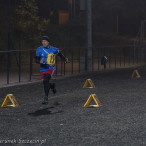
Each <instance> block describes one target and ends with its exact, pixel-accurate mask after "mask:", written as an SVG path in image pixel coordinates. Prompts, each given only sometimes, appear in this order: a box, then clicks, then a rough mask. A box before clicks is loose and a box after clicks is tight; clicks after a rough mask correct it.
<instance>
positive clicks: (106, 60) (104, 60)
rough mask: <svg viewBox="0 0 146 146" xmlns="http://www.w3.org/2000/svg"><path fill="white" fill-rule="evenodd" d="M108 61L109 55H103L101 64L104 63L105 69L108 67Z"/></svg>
mask: <svg viewBox="0 0 146 146" xmlns="http://www.w3.org/2000/svg"><path fill="white" fill-rule="evenodd" d="M107 62H108V59H107V57H106V56H103V57H102V58H101V65H104V69H106V64H107Z"/></svg>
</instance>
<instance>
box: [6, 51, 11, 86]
mask: <svg viewBox="0 0 146 146" xmlns="http://www.w3.org/2000/svg"><path fill="white" fill-rule="evenodd" d="M10 57H11V54H10V51H9V50H8V61H7V84H9V77H10V64H11V61H10Z"/></svg>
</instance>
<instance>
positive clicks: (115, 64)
mask: <svg viewBox="0 0 146 146" xmlns="http://www.w3.org/2000/svg"><path fill="white" fill-rule="evenodd" d="M114 52H115V68H116V67H117V56H116V48H115V51H114Z"/></svg>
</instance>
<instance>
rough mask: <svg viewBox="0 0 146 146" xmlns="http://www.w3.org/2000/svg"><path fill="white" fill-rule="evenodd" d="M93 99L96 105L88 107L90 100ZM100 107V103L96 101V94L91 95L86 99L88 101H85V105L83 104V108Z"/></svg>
mask: <svg viewBox="0 0 146 146" xmlns="http://www.w3.org/2000/svg"><path fill="white" fill-rule="evenodd" d="M92 99H94V101H95V103H96V105H89V103H90V102H91V100H92ZM100 106H102V105H101V103H100V101H99V100H98V98H97V96H96V94H91V95H90V96H89V98H88V100H87V101H86V103H85V104H84V107H100Z"/></svg>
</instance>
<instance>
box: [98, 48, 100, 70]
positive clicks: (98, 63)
mask: <svg viewBox="0 0 146 146" xmlns="http://www.w3.org/2000/svg"><path fill="white" fill-rule="evenodd" d="M98 71H100V48H98Z"/></svg>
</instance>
